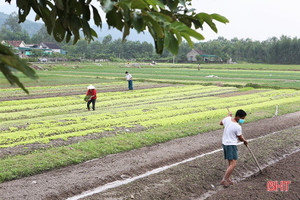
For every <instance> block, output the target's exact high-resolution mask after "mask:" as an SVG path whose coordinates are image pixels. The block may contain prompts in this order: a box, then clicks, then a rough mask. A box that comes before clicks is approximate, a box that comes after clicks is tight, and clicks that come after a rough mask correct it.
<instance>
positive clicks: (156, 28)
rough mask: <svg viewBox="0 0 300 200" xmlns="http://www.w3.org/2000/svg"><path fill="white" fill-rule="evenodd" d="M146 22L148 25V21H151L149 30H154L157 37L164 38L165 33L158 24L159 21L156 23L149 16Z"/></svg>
mask: <svg viewBox="0 0 300 200" xmlns="http://www.w3.org/2000/svg"><path fill="white" fill-rule="evenodd" d="M145 21H146V23H147V21H149V22H148V23H147V24H148V28H150V27H151V28H152V29H153V31H154V32H155V33H156V35H157V37H159V38H164V31H163V29H162V27H161V26H160V25H159V24H158V23H157V21H155V20H154V19H153V18H152V17H150V16H148V17H147V18H145Z"/></svg>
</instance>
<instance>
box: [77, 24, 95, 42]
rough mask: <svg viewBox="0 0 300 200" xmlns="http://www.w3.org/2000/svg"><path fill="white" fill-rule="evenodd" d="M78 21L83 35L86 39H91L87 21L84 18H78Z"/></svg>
mask: <svg viewBox="0 0 300 200" xmlns="http://www.w3.org/2000/svg"><path fill="white" fill-rule="evenodd" d="M80 21H81V25H82V29H83V33H84V36H85V38H86V39H87V40H89V41H90V40H91V39H92V30H91V27H90V25H89V23H88V22H87V21H86V20H84V19H80Z"/></svg>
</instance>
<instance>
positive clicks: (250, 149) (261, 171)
mask: <svg viewBox="0 0 300 200" xmlns="http://www.w3.org/2000/svg"><path fill="white" fill-rule="evenodd" d="M246 147H247V148H248V149H249V151H250V153H251V155H252V157H253V159H254V160H255V163H256V164H257V167H258V169H259V171H260V173H262V170H261V168H260V166H259V164H258V162H257V159H256V157H255V156H254V154H253V152H252V151H251V149H250V147H249V146H248V145H246Z"/></svg>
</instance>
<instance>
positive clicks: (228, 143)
mask: <svg viewBox="0 0 300 200" xmlns="http://www.w3.org/2000/svg"><path fill="white" fill-rule="evenodd" d="M246 116H247V113H246V112H245V111H243V110H238V111H237V112H236V114H235V117H232V113H231V112H230V111H229V110H228V116H227V117H225V118H224V119H223V120H222V121H221V122H220V125H223V126H224V133H223V137H222V146H223V151H224V158H225V159H226V160H228V167H227V169H226V172H225V175H224V177H223V180H222V181H221V185H223V186H225V187H228V186H229V185H232V184H233V182H232V181H231V179H230V176H231V174H232V172H233V170H234V168H235V166H236V161H237V159H238V154H237V152H238V150H237V143H238V140H240V141H241V142H244V144H245V145H246V146H247V144H248V142H247V141H246V140H245V139H244V137H243V135H242V127H241V126H240V124H243V123H244V121H245V117H246Z"/></svg>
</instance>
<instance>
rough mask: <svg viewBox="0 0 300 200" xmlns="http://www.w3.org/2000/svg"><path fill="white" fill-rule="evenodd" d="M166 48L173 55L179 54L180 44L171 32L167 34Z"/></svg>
mask: <svg viewBox="0 0 300 200" xmlns="http://www.w3.org/2000/svg"><path fill="white" fill-rule="evenodd" d="M164 45H165V47H166V48H167V49H168V50H169V51H170V52H171V53H172V54H173V55H177V54H178V49H179V44H178V40H177V39H176V38H175V37H174V35H173V34H172V33H170V32H169V31H166V32H165V43H164Z"/></svg>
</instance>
